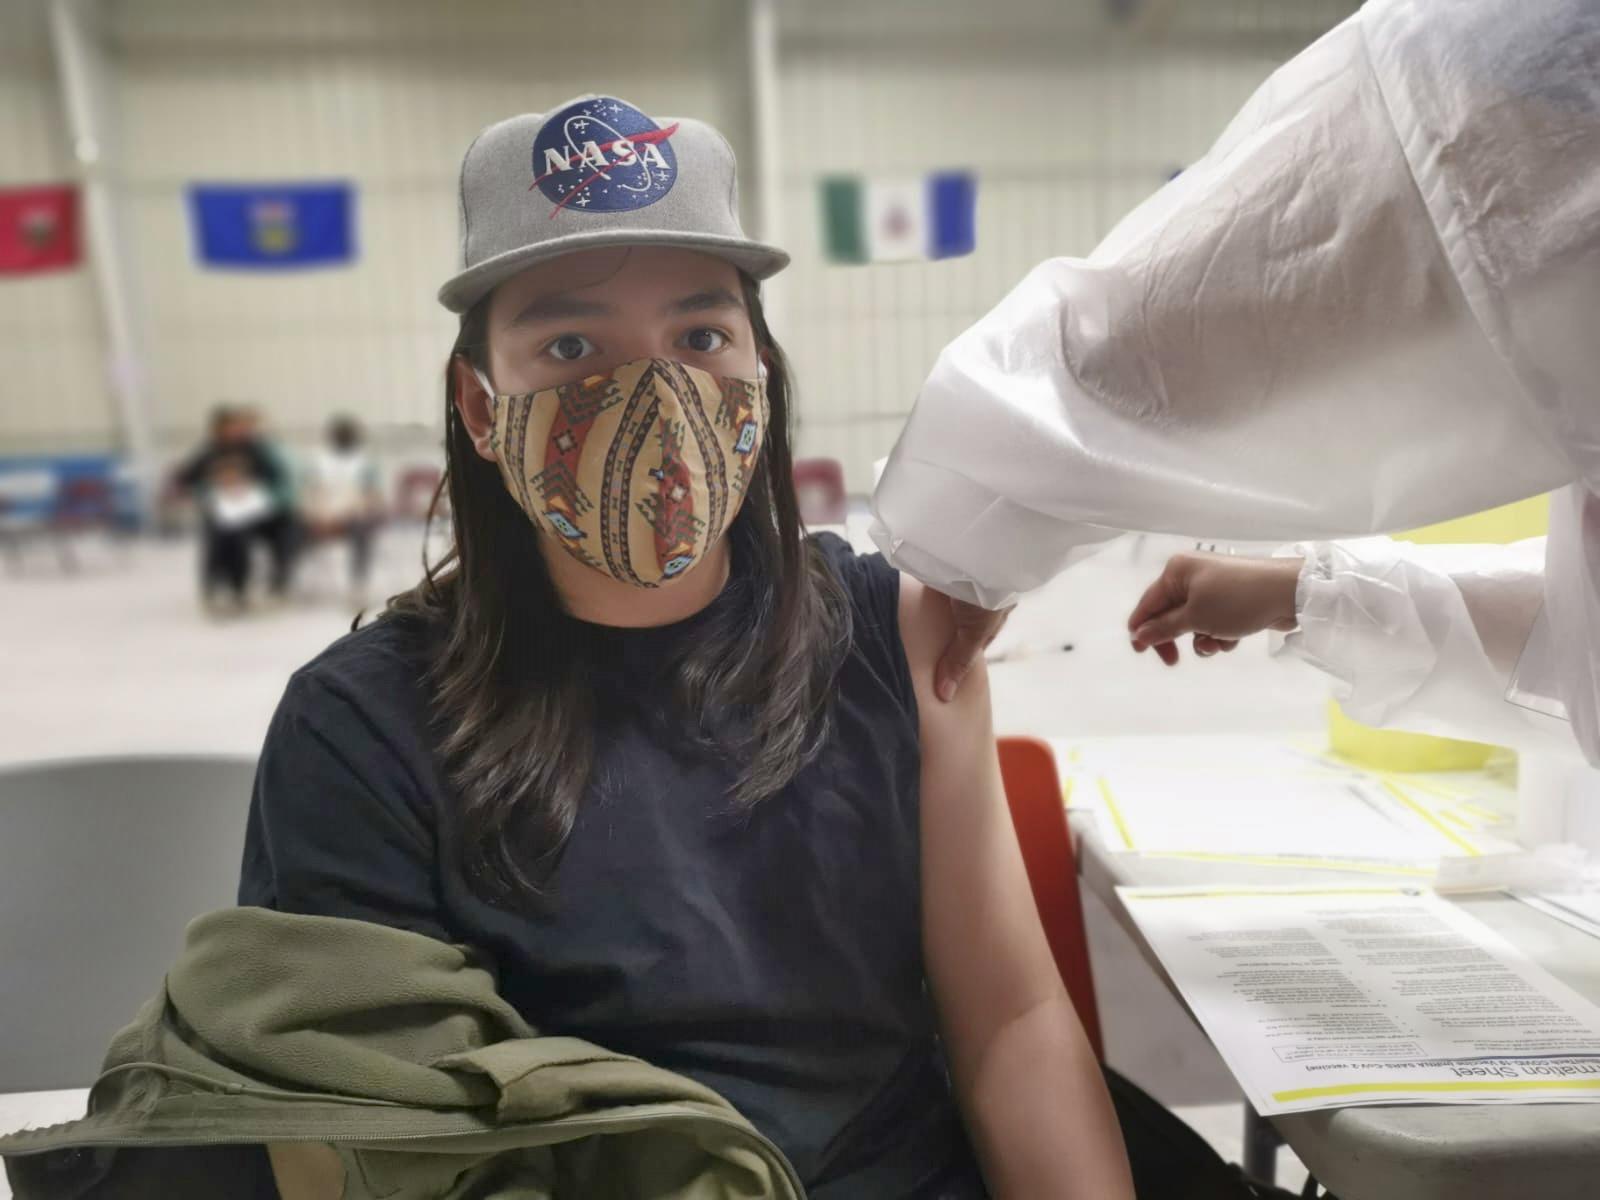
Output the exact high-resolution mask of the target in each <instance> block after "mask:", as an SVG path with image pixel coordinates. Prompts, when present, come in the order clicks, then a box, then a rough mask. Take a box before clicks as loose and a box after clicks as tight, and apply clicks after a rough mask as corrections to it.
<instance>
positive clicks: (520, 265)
mask: <svg viewBox="0 0 1600 1200" xmlns="http://www.w3.org/2000/svg"><path fill="white" fill-rule="evenodd" d="M598 246H672V247H676V248H678V249H683V250H699V251H702V252H703V253H706V254H711V255H715V256H716V257H717V258H723V259H726V260H727V261H729V262H731V263H732V264H733V265H734V266H736V267H738V268H739V269H740V270H741V271H744V272H746V273H747V274H749V275H751V276H753V277H754V278H756V279H767V278H769V277H771V276H773V275H776V274H777V273H778V272H779V271H781V270H783V269H784V268H785V267H786V266H788V265H789V256H788V255H787V254H785V253H784V252H783V251H782V250H779V249H778V248H777V247H776V246H769V245H767V244H766V243H764V242H752V241H747V240H745V239H743V238H730V237H718V236H716V235H715V234H707V233H683V232H679V231H677V230H671V229H662V230H657V231H651V230H648V229H607V230H603V231H600V232H596V233H579V234H573V235H572V236H570V237H564V238H558V239H556V240H554V241H549V242H537V243H535V244H534V245H531V246H522V247H519V248H518V249H516V250H507V251H506V252H505V253H504V254H497V255H495V256H494V257H493V258H491V259H487V260H485V261H484V262H481V263H478V264H477V265H476V266H474V267H469V268H468V269H467V270H465V271H462V272H461V273H460V274H459V275H455V276H453V277H452V278H450V279H449V280H447V281H446V283H445V285H444V286H443V287H442V288H440V289H439V303H440V304H442V305H444V306H445V307H446V308H448V309H449V310H450V311H451V312H454V313H462V312H466V311H467V309H469V308H471V307H472V306H473V305H474V304H476V303H477V302H478V301H479V300H481V299H483V298H484V297H485V296H487V295H488V294H489V293H490V292H491V291H493V290H494V289H495V288H496V287H497V286H499V285H500V284H502V283H504V282H505V281H506V280H507V279H510V278H511V277H512V276H513V275H515V274H516V273H517V272H518V271H521V270H523V269H524V268H525V267H531V266H532V265H533V264H534V263H540V262H545V261H547V260H548V259H552V258H560V257H561V256H562V255H564V254H572V253H575V252H576V251H579V250H592V249H594V248H595V247H598Z"/></svg>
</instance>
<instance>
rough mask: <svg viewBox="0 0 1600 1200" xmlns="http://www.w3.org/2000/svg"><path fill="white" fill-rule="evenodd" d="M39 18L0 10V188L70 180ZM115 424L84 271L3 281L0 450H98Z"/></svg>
mask: <svg viewBox="0 0 1600 1200" xmlns="http://www.w3.org/2000/svg"><path fill="white" fill-rule="evenodd" d="M45 16H46V9H45V4H44V0H5V2H4V3H0V187H14V186H19V185H27V184H53V183H63V182H67V181H69V180H70V179H71V178H72V155H71V150H70V147H69V143H68V138H67V127H66V119H65V115H64V113H63V111H62V106H61V100H60V90H59V89H58V88H57V86H56V79H55V67H54V63H53V61H52V58H51V50H50V38H49V28H48V24H47V22H46V19H45ZM80 216H81V214H80ZM114 427H115V417H114V415H113V411H112V405H111V394H110V389H109V387H108V385H107V380H106V375H105V354H104V350H103V349H102V342H101V333H100V317H99V309H98V308H97V306H96V303H95V293H94V285H93V280H92V278H91V276H90V273H89V270H88V268H87V266H85V265H82V264H80V265H79V266H77V267H75V268H73V269H71V270H67V271H54V272H51V273H49V274H40V275H27V276H20V277H19V276H0V453H5V452H11V453H26V452H29V451H35V450H50V451H55V450H64V449H74V448H80V447H87V448H99V447H101V446H103V445H105V443H106V439H107V437H108V436H109V435H110V434H111V432H112V431H113V429H114Z"/></svg>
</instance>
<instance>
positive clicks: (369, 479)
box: [301, 415, 383, 595]
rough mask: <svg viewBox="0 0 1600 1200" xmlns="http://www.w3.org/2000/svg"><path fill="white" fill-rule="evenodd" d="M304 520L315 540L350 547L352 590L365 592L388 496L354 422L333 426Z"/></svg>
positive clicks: (312, 477)
mask: <svg viewBox="0 0 1600 1200" xmlns="http://www.w3.org/2000/svg"><path fill="white" fill-rule="evenodd" d="M301 515H302V519H303V520H304V522H305V526H306V530H307V532H308V533H309V534H310V535H311V537H312V538H313V539H314V540H316V541H329V540H334V539H340V540H343V541H345V542H346V543H347V544H348V545H349V547H350V580H351V586H352V588H353V590H354V591H355V592H356V593H357V594H358V595H359V594H361V593H363V592H364V591H365V589H366V584H367V578H368V575H369V574H370V573H371V567H372V542H373V538H374V536H375V535H376V533H377V530H378V526H379V525H380V524H381V523H382V520H383V493H382V489H381V487H380V485H379V481H378V464H377V463H376V462H375V461H374V460H373V457H372V455H371V453H370V452H369V451H368V449H367V446H366V435H365V432H364V431H363V430H362V428H361V424H360V422H358V421H357V420H356V419H355V418H354V417H351V416H347V415H340V416H336V417H334V418H333V419H332V420H330V421H329V422H328V426H327V433H326V437H325V440H324V441H323V444H322V445H321V446H319V447H318V448H317V451H316V453H315V454H314V455H313V456H312V459H311V462H310V464H309V468H308V470H307V475H306V488H305V493H304V505H303V508H302V514H301Z"/></svg>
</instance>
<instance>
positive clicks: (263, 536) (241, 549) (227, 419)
mask: <svg viewBox="0 0 1600 1200" xmlns="http://www.w3.org/2000/svg"><path fill="white" fill-rule="evenodd" d="M173 480H174V483H175V484H176V485H177V486H178V488H179V489H181V490H182V491H183V492H184V493H186V494H188V495H190V496H192V497H194V499H195V501H196V504H197V506H198V507H199V510H200V514H201V525H202V543H201V551H200V590H201V597H202V599H203V600H204V602H205V603H206V605H207V607H210V608H216V607H218V606H219V605H220V604H221V603H222V601H223V600H224V599H228V600H231V601H232V602H233V604H234V605H235V606H236V607H242V606H243V605H244V603H245V602H246V599H247V596H248V592H249V585H250V551H251V547H252V546H253V545H254V544H255V543H256V542H264V543H266V546H267V549H268V551H269V552H270V554H271V556H272V569H271V573H270V575H269V577H268V587H269V589H270V591H271V593H272V595H273V596H274V597H279V598H281V597H282V596H284V595H285V594H286V593H287V592H288V589H289V573H290V568H291V566H292V565H293V558H294V543H295V521H294V513H293V510H292V508H291V507H290V505H289V503H288V495H289V487H288V479H287V472H286V470H285V468H284V466H283V463H282V461H281V459H279V458H277V457H276V456H274V455H272V454H270V453H268V452H267V450H266V449H265V448H264V447H263V446H262V444H261V442H260V440H259V439H258V438H257V436H256V433H255V418H254V416H253V415H251V414H249V413H248V412H246V411H244V410H241V409H238V408H234V407H232V406H227V405H223V406H219V407H218V408H216V409H214V410H213V411H212V414H211V432H210V436H209V437H208V438H207V440H206V442H205V443H204V444H203V445H202V446H201V447H200V448H199V449H198V450H196V451H195V452H194V454H192V455H191V456H190V457H189V459H188V460H187V461H186V462H185V463H184V464H183V465H182V466H180V467H179V468H178V470H177V472H176V474H175V475H174V477H173Z"/></svg>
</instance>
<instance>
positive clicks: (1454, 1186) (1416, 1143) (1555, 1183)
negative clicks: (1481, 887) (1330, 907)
mask: <svg viewBox="0 0 1600 1200" xmlns="http://www.w3.org/2000/svg"><path fill="white" fill-rule="evenodd" d="M1084 815H1085V816H1086V815H1087V814H1084ZM1073 828H1074V831H1075V832H1076V833H1077V835H1078V866H1079V871H1080V873H1081V875H1082V879H1083V883H1084V885H1085V886H1086V887H1087V888H1088V889H1089V890H1090V891H1092V892H1094V893H1095V895H1097V896H1099V897H1100V898H1101V899H1102V900H1103V901H1104V902H1105V904H1106V906H1107V907H1108V908H1109V909H1110V911H1111V912H1112V913H1113V914H1114V915H1115V917H1116V919H1117V921H1118V923H1119V924H1121V925H1122V926H1123V928H1124V929H1126V930H1127V932H1128V933H1129V935H1130V936H1131V937H1132V938H1133V939H1134V942H1135V943H1136V944H1137V945H1138V946H1139V948H1140V950H1141V951H1142V953H1143V954H1144V956H1145V958H1146V959H1147V960H1148V961H1149V962H1150V964H1151V966H1152V967H1154V968H1155V970H1156V972H1157V974H1158V975H1159V976H1160V977H1161V979H1162V981H1163V982H1165V983H1166V985H1167V987H1168V988H1169V989H1172V982H1171V980H1170V979H1169V978H1168V977H1167V975H1166V972H1165V971H1164V970H1162V968H1161V964H1160V961H1159V960H1158V959H1157V958H1156V956H1155V954H1154V952H1153V951H1151V949H1150V946H1149V944H1148V943H1147V942H1146V941H1145V940H1144V938H1143V936H1142V935H1141V934H1140V932H1139V929H1138V926H1137V925H1136V924H1135V923H1134V921H1133V919H1132V917H1131V916H1130V915H1129V914H1128V911H1127V909H1126V908H1125V907H1124V906H1123V905H1122V903H1121V902H1120V901H1119V899H1118V897H1117V893H1116V889H1117V887H1118V886H1129V885H1135V886H1168V885H1172V886H1192V885H1208V884H1218V883H1245V884H1251V883H1269V884H1285V883H1328V882H1331V881H1335V880H1341V879H1343V880H1347V881H1352V882H1358V883H1364V884H1372V883H1375V882H1378V881H1380V880H1381V879H1382V878H1383V877H1382V876H1375V875H1373V874H1370V873H1362V874H1359V875H1357V874H1355V873H1353V872H1342V871H1326V870H1301V869H1297V868H1286V867H1276V866H1251V865H1246V864H1233V863H1212V862H1200V861H1195V860H1191V859H1175V858H1155V857H1142V856H1139V855H1131V854H1116V853H1112V852H1111V851H1109V850H1108V849H1107V848H1106V846H1105V844H1104V842H1103V840H1102V839H1101V837H1100V835H1099V832H1098V830H1097V829H1096V828H1095V827H1094V825H1093V823H1092V822H1089V821H1087V820H1084V819H1081V818H1080V817H1079V816H1078V815H1077V814H1074V819H1073ZM1395 882H1405V883H1410V884H1415V882H1416V880H1415V879H1414V878H1413V879H1403V878H1401V877H1399V876H1396V877H1395ZM1460 904H1461V906H1462V907H1463V908H1464V909H1466V910H1467V911H1468V912H1470V913H1471V914H1472V915H1473V916H1474V917H1476V918H1478V919H1479V920H1481V921H1483V922H1484V924H1486V925H1489V926H1490V927H1492V928H1494V929H1496V930H1498V931H1499V932H1500V933H1501V934H1502V935H1503V936H1505V937H1506V938H1508V939H1510V940H1511V941H1512V942H1514V943H1515V944H1516V945H1517V946H1519V947H1520V948H1521V949H1522V950H1523V951H1524V952H1525V953H1527V954H1528V955H1529V957H1531V958H1532V959H1533V960H1534V961H1535V962H1537V963H1539V964H1540V965H1541V966H1542V967H1544V968H1545V969H1546V970H1547V971H1549V972H1550V973H1551V974H1552V975H1554V976H1555V977H1556V978H1557V979H1560V980H1562V981H1563V982H1565V983H1567V984H1568V985H1569V986H1571V987H1573V988H1574V989H1576V990H1577V991H1578V992H1579V993H1581V994H1582V995H1584V996H1586V997H1588V998H1589V999H1591V1000H1594V1001H1596V1002H1600V940H1597V939H1595V938H1592V937H1590V936H1589V935H1587V934H1585V933H1582V932H1580V931H1579V930H1576V929H1573V928H1572V927H1570V926H1568V925H1565V924H1563V923H1562V922H1560V921H1557V920H1555V919H1553V918H1551V917H1547V916H1544V915H1543V914H1542V913H1539V912H1536V911H1534V910H1533V909H1531V908H1529V907H1527V906H1526V905H1524V904H1521V903H1519V902H1518V901H1516V900H1512V899H1510V898H1509V897H1505V896H1500V895H1485V896H1474V897H1471V898H1468V899H1463V900H1461V901H1460ZM1172 990H1173V993H1174V995H1176V994H1177V993H1176V989H1172ZM1272 1121H1273V1124H1274V1125H1275V1126H1276V1127H1277V1129H1278V1131H1279V1133H1281V1134H1282V1136H1283V1138H1284V1140H1285V1141H1286V1142H1287V1143H1288V1144H1289V1146H1290V1147H1291V1148H1292V1149H1293V1150H1294V1152H1295V1153H1296V1154H1297V1155H1299V1157H1300V1160H1301V1161H1302V1162H1304V1163H1305V1164H1306V1166H1307V1167H1308V1168H1309V1169H1310V1170H1311V1172H1312V1174H1314V1175H1315V1176H1316V1177H1317V1179H1318V1180H1320V1181H1321V1182H1322V1184H1323V1185H1324V1186H1326V1187H1327V1188H1328V1189H1329V1190H1331V1191H1332V1192H1333V1193H1334V1194H1335V1195H1337V1196H1338V1197H1339V1200H1594V1197H1596V1196H1600V1105H1592V1104H1537V1105H1533V1104H1529V1105H1479V1106H1469V1105H1435V1106H1393V1107H1362V1108H1346V1109H1337V1110H1327V1111H1322V1112H1314V1113H1294V1114H1290V1115H1287V1116H1281V1117H1274V1118H1273V1119H1272Z"/></svg>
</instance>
